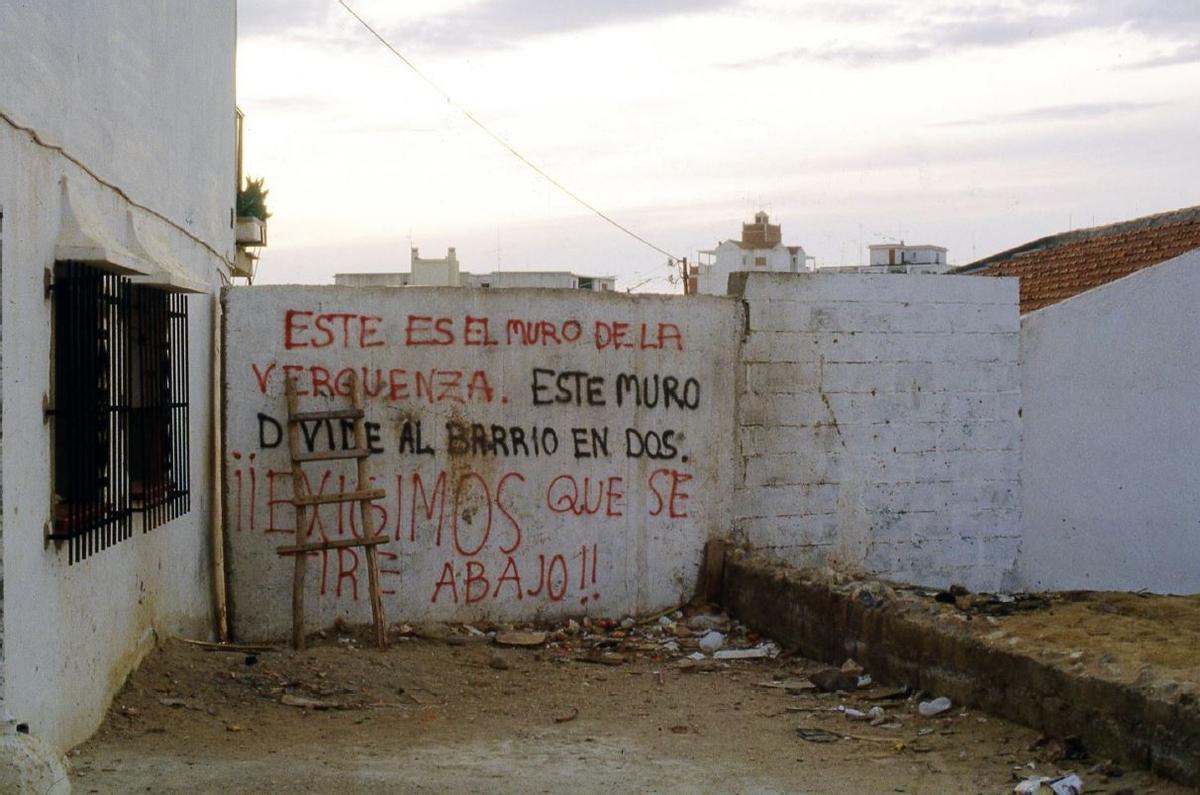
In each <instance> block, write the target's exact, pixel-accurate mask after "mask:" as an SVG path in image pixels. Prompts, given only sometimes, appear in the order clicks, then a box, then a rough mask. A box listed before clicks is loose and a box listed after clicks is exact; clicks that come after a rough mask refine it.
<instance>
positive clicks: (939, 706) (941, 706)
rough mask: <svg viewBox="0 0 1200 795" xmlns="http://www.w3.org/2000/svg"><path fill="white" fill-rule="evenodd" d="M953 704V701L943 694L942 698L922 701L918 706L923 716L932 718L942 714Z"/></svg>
mask: <svg viewBox="0 0 1200 795" xmlns="http://www.w3.org/2000/svg"><path fill="white" fill-rule="evenodd" d="M952 706H954V705H953V704H952V703H951V701H950V699H948V698H946V697H945V696H942V697H941V698H935V699H934V700H933V701H922V702H921V703H920V704H919V705H918V706H917V711H918V712H920V713H921V716H922V717H925V718H932V717H935V716H937V715H941V714H942V713H943V712H946V711H947V710H949V709H950V707H952Z"/></svg>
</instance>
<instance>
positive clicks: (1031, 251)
mask: <svg viewBox="0 0 1200 795" xmlns="http://www.w3.org/2000/svg"><path fill="white" fill-rule="evenodd" d="M1196 248H1200V207H1191V208H1188V209H1185V210H1178V211H1175V212H1173V213H1163V214H1161V215H1154V216H1147V217H1146V218H1140V219H1136V220H1134V221H1126V222H1122V223H1119V224H1112V225H1110V226H1104V227H1096V228H1094V229H1083V230H1079V231H1076V232H1066V233H1064V234H1061V235H1055V236H1052V237H1048V238H1042V239H1040V240H1035V241H1033V242H1032V243H1027V244H1025V245H1023V246H1018V247H1017V248H1014V249H1010V250H1008V251H1005V252H1001V253H1000V254H996V255H994V256H991V257H988V258H987V259H983V260H980V261H978V262H975V263H971V264H970V265H964V266H962V267H961V268H957V269H955V272H956V273H965V274H970V275H977V276H1019V277H1020V279H1021V284H1020V296H1021V298H1020V301H1021V313H1022V314H1024V313H1026V312H1032V311H1033V310H1035V309H1041V308H1042V307H1044V306H1049V305H1050V304H1056V303H1058V302H1059V301H1063V300H1065V299H1067V298H1070V297H1071V296H1073V295H1077V294H1079V293H1082V292H1084V291H1086V290H1091V289H1093V288H1096V287H1099V286H1100V285H1103V284H1107V283H1108V282H1111V281H1115V280H1117V279H1120V278H1122V277H1124V276H1128V275H1129V274H1131V273H1134V272H1136V271H1139V270H1142V269H1143V268H1148V267H1150V266H1152V265H1157V264H1158V263H1160V262H1165V261H1166V260H1169V259H1173V258H1175V257H1178V256H1179V255H1181V254H1184V253H1186V252H1188V251H1191V250H1192V249H1196Z"/></svg>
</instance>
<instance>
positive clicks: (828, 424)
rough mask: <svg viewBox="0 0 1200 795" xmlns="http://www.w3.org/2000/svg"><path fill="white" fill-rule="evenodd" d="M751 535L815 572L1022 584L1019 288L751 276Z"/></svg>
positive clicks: (745, 508) (746, 475) (744, 521)
mask: <svg viewBox="0 0 1200 795" xmlns="http://www.w3.org/2000/svg"><path fill="white" fill-rule="evenodd" d="M730 290H731V292H733V293H735V294H740V295H741V296H742V299H743V300H744V302H745V306H746V309H747V313H748V320H747V327H746V334H745V337H744V345H743V350H742V362H743V364H742V367H741V369H740V372H739V386H738V421H739V424H740V430H741V440H740V446H741V460H740V463H741V473H740V474H741V478H742V485H741V487H740V488H739V489H738V490H737V493H736V496H735V502H734V513H735V522H734V524H735V527H736V528H737V531H738V537H739V538H740V539H742V540H744V541H746V542H748V544H749V545H750V546H751V547H753V548H755V549H759V550H764V551H767V552H769V553H771V554H773V555H775V556H778V557H780V558H782V559H785V560H788V561H791V562H793V563H797V564H801V565H812V564H822V563H826V562H836V563H838V564H841V565H847V566H851V567H855V568H862V569H866V570H868V571H871V572H874V573H876V574H878V575H880V576H883V577H888V578H894V579H897V580H903V581H907V582H915V583H923V584H928V585H943V586H944V585H947V584H949V583H951V582H961V583H964V584H966V585H967V586H969V587H972V588H996V587H1000V586H1002V585H1005V584H1007V583H1009V582H1010V580H1011V570H1012V568H1013V565H1014V561H1015V559H1016V554H1017V547H1018V543H1019V533H1020V513H1021V503H1020V472H1019V467H1020V441H1021V430H1020V419H1019V412H1020V406H1021V401H1020V381H1019V374H1018V367H1017V345H1018V320H1017V283H1016V280H1014V279H1004V280H994V279H963V278H958V277H950V276H928V277H923V278H911V277H906V276H904V275H874V274H827V273H815V274H798V275H790V274H788V275H776V274H758V273H755V274H745V275H742V274H738V275H736V276H735V277H734V278H732V279H731V280H730Z"/></svg>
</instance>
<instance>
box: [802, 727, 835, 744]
mask: <svg viewBox="0 0 1200 795" xmlns="http://www.w3.org/2000/svg"><path fill="white" fill-rule="evenodd" d="M796 734H799V735H800V739H801V740H804V741H805V742H809V743H836V742H837V741H838V740H840V739H842V738H841V737H839V736H838V735H836V734H833V733H832V732H827V731H825V730H824V729H817V728H810V727H805V726H800V727H798V728H797V729H796Z"/></svg>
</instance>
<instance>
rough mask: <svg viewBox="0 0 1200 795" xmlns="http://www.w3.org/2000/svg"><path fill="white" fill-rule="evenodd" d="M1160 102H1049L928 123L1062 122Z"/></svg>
mask: <svg viewBox="0 0 1200 795" xmlns="http://www.w3.org/2000/svg"><path fill="white" fill-rule="evenodd" d="M1162 104H1163V103H1161V102H1079V103H1074V104H1068V105H1050V106H1048V107H1043V108H1031V109H1029V110H1022V111H1017V112H1016V113H995V114H989V115H987V116H976V117H975V118H972V119H958V120H955V121H944V122H938V123H936V124H931V125H929V126H930V127H977V126H981V125H992V124H1019V123H1022V122H1062V121H1076V120H1079V119H1094V118H1098V117H1101V116H1112V115H1115V114H1122V113H1134V112H1137V111H1142V110H1148V109H1149V108H1156V107H1160V106H1161V105H1162Z"/></svg>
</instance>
